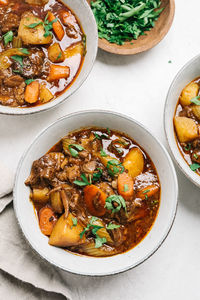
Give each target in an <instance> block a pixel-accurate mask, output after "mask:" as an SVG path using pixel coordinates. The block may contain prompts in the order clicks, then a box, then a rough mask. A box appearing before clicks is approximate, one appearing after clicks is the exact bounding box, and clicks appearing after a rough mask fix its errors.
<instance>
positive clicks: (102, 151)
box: [100, 148, 107, 157]
mask: <svg viewBox="0 0 200 300" xmlns="http://www.w3.org/2000/svg"><path fill="white" fill-rule="evenodd" d="M100 154H101V156H102V157H106V156H107V154H106V152H105V151H104V150H103V149H102V148H101V151H100Z"/></svg>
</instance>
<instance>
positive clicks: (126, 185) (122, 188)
mask: <svg viewBox="0 0 200 300" xmlns="http://www.w3.org/2000/svg"><path fill="white" fill-rule="evenodd" d="M117 188H118V193H119V194H120V195H121V196H122V197H123V198H124V199H125V200H130V199H131V198H132V197H133V195H134V189H133V179H132V177H131V176H129V175H128V173H126V172H123V173H122V174H119V176H118V179H117Z"/></svg>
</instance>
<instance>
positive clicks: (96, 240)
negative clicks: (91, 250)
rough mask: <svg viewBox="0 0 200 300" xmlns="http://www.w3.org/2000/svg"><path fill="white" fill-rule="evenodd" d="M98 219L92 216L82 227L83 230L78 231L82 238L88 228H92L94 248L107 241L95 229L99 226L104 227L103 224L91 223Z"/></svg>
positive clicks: (99, 227)
mask: <svg viewBox="0 0 200 300" xmlns="http://www.w3.org/2000/svg"><path fill="white" fill-rule="evenodd" d="M96 220H98V218H97V217H92V218H91V219H90V223H89V224H87V226H86V227H85V228H84V229H83V231H82V232H81V233H80V238H81V239H82V238H83V235H84V234H85V233H86V232H87V231H88V230H89V229H92V234H93V235H94V236H95V248H100V247H101V246H102V245H103V244H104V243H106V242H107V240H106V238H105V237H103V238H101V237H100V236H99V235H98V233H97V231H98V230H99V229H101V228H104V227H103V226H99V225H94V224H93V223H94V222H95V221H96Z"/></svg>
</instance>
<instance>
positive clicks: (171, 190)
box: [14, 110, 178, 276]
mask: <svg viewBox="0 0 200 300" xmlns="http://www.w3.org/2000/svg"><path fill="white" fill-rule="evenodd" d="M87 127H100V128H110V129H113V130H116V131H119V132H122V133H123V132H124V133H126V135H127V136H130V137H131V138H132V139H134V140H135V141H136V142H137V143H138V144H139V146H141V147H142V148H143V149H144V151H146V152H147V154H148V155H149V157H150V158H151V160H152V161H153V163H154V165H155V168H156V170H157V173H158V176H159V179H160V185H161V199H160V207H159V211H158V214H157V217H156V219H155V222H154V224H153V226H152V228H151V230H150V231H149V232H148V234H147V235H146V236H145V238H144V239H143V240H142V241H141V242H140V243H139V244H138V245H137V246H135V247H134V248H132V249H131V250H129V251H127V252H124V253H122V254H117V255H114V256H110V257H89V256H84V255H77V254H73V253H72V252H68V251H64V250H63V249H61V248H56V247H53V246H50V245H49V244H48V237H46V236H44V235H43V234H42V233H41V231H40V229H39V226H38V220H37V218H36V215H35V213H34V209H33V205H32V203H31V202H30V201H29V193H30V189H29V187H27V186H26V185H25V184H24V182H25V180H26V179H27V177H28V176H29V174H30V170H31V166H32V163H33V161H34V160H36V159H38V158H39V157H41V156H42V155H44V154H45V153H46V152H47V151H48V150H49V149H50V148H51V147H52V146H53V145H55V144H56V143H57V142H58V141H59V140H60V139H61V138H62V137H63V136H65V135H66V134H67V133H68V132H71V131H74V130H76V129H79V128H87ZM177 197H178V185H177V177H176V172H175V169H174V166H173V163H172V161H171V158H170V156H169V155H168V153H167V151H166V150H165V148H164V147H163V146H162V144H161V143H160V142H159V141H158V140H157V139H156V138H155V137H154V136H153V135H152V134H151V133H150V132H149V131H148V130H147V129H146V128H144V127H143V126H142V125H141V124H140V123H138V122H137V121H135V120H133V119H132V118H130V117H126V116H124V115H122V114H119V113H115V112H110V111H101V110H91V111H82V112H77V113H73V114H70V115H67V116H65V117H63V118H61V119H59V120H57V121H56V122H54V123H53V124H51V125H50V126H49V127H47V128H46V129H45V130H43V131H42V132H41V133H40V134H39V135H38V136H37V137H36V138H35V140H34V141H33V142H32V144H31V145H30V146H29V148H28V150H27V151H26V152H25V153H24V155H23V156H22V158H21V161H20V163H19V166H18V169H17V174H16V179H15V187H14V208H15V214H16V217H17V220H18V223H19V225H20V227H21V229H22V232H23V234H24V236H25V238H26V239H27V241H28V242H29V244H30V246H31V247H32V248H33V249H34V250H35V251H36V252H37V253H38V254H39V255H40V256H41V257H42V258H44V259H46V260H47V261H48V262H50V263H51V264H53V265H55V266H57V267H59V268H61V269H62V270H65V271H69V272H72V273H76V274H81V275H90V276H103V275H110V274H116V273H120V272H123V271H126V270H128V269H131V268H133V267H135V266H137V265H139V264H140V263H142V262H144V261H145V260H146V259H147V258H149V257H150V256H151V255H152V254H153V253H154V252H155V251H156V250H157V249H158V248H159V247H160V246H161V244H162V243H163V241H164V240H165V238H166V237H167V235H168V233H169V231H170V229H171V227H172V225H173V222H174V218H175V215H176V209H177Z"/></svg>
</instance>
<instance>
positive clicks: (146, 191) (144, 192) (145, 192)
mask: <svg viewBox="0 0 200 300" xmlns="http://www.w3.org/2000/svg"><path fill="white" fill-rule="evenodd" d="M148 192H150V190H145V191H143V192H142V193H143V194H147V193H148Z"/></svg>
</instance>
